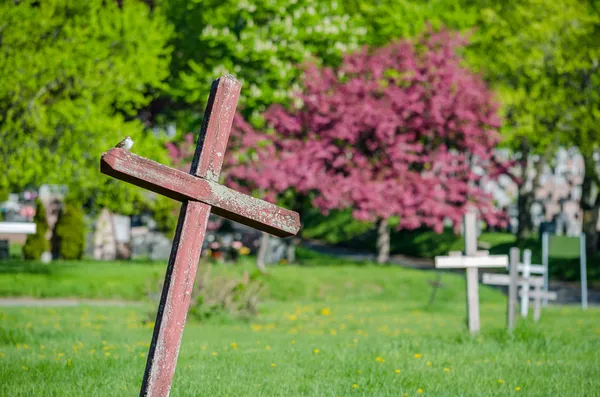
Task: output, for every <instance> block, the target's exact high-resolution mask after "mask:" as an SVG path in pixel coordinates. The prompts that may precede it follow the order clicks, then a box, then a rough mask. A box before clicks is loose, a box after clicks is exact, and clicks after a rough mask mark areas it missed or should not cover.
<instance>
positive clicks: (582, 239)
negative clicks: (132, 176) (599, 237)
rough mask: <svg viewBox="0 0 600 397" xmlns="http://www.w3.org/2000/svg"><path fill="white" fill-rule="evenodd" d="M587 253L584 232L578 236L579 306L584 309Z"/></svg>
mask: <svg viewBox="0 0 600 397" xmlns="http://www.w3.org/2000/svg"><path fill="white" fill-rule="evenodd" d="M586 255H587V253H586V250H585V233H581V236H580V237H579V262H580V270H581V308H582V309H583V310H586V309H587V307H588V294H587V256H586Z"/></svg>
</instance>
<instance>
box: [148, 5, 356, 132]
mask: <svg viewBox="0 0 600 397" xmlns="http://www.w3.org/2000/svg"><path fill="white" fill-rule="evenodd" d="M158 3H159V4H160V5H161V6H162V7H163V8H164V10H165V12H166V15H167V18H168V19H169V21H170V22H171V23H172V24H173V25H174V27H175V31H176V34H175V36H174V38H173V40H172V45H173V47H174V51H173V61H172V63H171V80H170V88H169V90H167V92H166V93H165V94H166V97H167V98H166V99H167V100H166V101H165V98H163V99H162V100H159V101H156V105H157V106H158V107H160V106H163V108H162V109H159V111H163V112H165V111H168V110H177V111H179V113H180V114H179V117H180V119H179V120H180V126H183V128H180V130H181V132H182V133H185V132H188V131H196V130H198V128H197V127H198V125H199V123H198V118H199V117H201V114H202V109H203V108H204V105H205V101H206V97H207V95H206V92H207V87H210V83H211V81H212V80H213V79H214V78H216V77H218V76H220V75H222V74H224V73H226V72H229V73H232V74H233V75H235V77H236V78H238V79H239V80H241V81H242V83H243V84H244V93H243V95H242V97H241V98H240V103H241V107H242V108H243V109H244V112H245V115H246V116H254V117H253V122H256V123H259V122H260V119H261V117H260V115H259V114H260V113H261V112H262V111H263V110H264V109H265V108H266V107H267V106H268V105H270V104H272V103H278V102H283V101H285V100H286V99H287V98H288V94H289V92H290V91H291V89H292V88H294V87H297V84H296V83H297V82H298V80H299V79H298V78H299V76H300V74H301V70H300V69H299V68H298V65H299V64H301V63H303V62H304V61H305V60H307V59H309V58H311V57H315V58H317V59H318V60H319V61H321V62H323V63H325V64H331V63H336V62H339V61H340V60H341V58H342V54H343V53H345V52H347V51H349V50H352V49H355V48H357V47H358V46H359V45H360V44H362V43H364V40H363V39H362V38H361V37H362V36H363V35H364V34H365V33H366V31H365V29H364V27H362V26H361V25H360V24H359V22H358V18H357V17H351V16H350V15H348V14H347V13H346V12H345V11H344V9H343V7H342V5H341V2H340V3H338V2H326V1H315V0H298V1H288V0H274V1H269V2H265V1H259V0H245V1H237V0H225V1H222V0H219V1H217V0H192V1H189V0H162V1H159V2H158ZM169 101H170V102H171V103H170V104H169V105H168V106H167V105H165V104H166V103H168V102H169ZM165 107H167V108H169V109H167V108H165ZM171 108H172V109H171ZM171 117H173V116H172V115H171Z"/></svg>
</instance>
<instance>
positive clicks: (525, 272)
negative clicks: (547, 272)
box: [519, 250, 531, 317]
mask: <svg viewBox="0 0 600 397" xmlns="http://www.w3.org/2000/svg"><path fill="white" fill-rule="evenodd" d="M521 268H522V270H521V275H522V277H523V283H520V285H521V291H520V293H519V296H520V297H521V317H527V312H528V311H529V276H530V275H531V250H525V251H523V264H522V266H521Z"/></svg>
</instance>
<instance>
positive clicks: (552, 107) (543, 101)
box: [468, 0, 594, 237]
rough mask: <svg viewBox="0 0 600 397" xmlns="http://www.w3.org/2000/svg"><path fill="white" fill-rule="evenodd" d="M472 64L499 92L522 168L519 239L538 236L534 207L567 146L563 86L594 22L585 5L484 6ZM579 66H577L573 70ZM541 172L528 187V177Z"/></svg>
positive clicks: (571, 0)
mask: <svg viewBox="0 0 600 397" xmlns="http://www.w3.org/2000/svg"><path fill="white" fill-rule="evenodd" d="M481 5H482V7H481V10H480V13H479V17H478V19H477V21H476V23H477V26H478V29H477V31H476V33H475V34H474V35H473V39H472V41H473V45H472V46H471V47H470V49H469V53H468V56H469V62H470V64H471V65H473V66H474V67H477V68H479V70H481V71H482V72H483V73H484V75H485V77H486V79H487V80H488V81H489V82H490V83H491V84H492V86H493V87H494V88H495V90H496V91H497V92H498V95H499V98H500V100H501V101H502V103H503V112H504V116H505V126H504V130H503V132H504V135H505V145H506V146H507V147H509V148H510V149H512V151H513V152H514V153H515V154H516V158H517V160H518V162H519V164H520V169H521V174H520V175H516V176H517V178H515V181H516V182H517V183H518V186H519V191H518V200H517V206H518V210H519V228H518V235H519V237H525V236H527V235H529V234H530V233H531V232H532V231H533V224H532V222H531V206H532V204H533V202H534V200H535V191H536V190H537V187H538V186H539V183H540V177H541V175H542V171H543V169H544V167H545V166H547V165H549V163H550V161H551V160H552V158H553V157H554V153H555V152H556V150H557V149H558V147H559V145H560V144H561V143H563V141H564V140H563V135H564V117H563V116H564V115H565V113H567V112H568V108H569V107H570V106H571V104H570V103H569V98H568V97H567V94H566V91H565V89H564V83H563V82H562V79H563V75H564V72H565V70H567V69H569V68H570V67H572V63H573V61H574V59H573V55H574V54H573V52H572V51H571V49H572V48H577V47H579V45H578V43H579V42H580V41H581V40H582V39H583V38H584V37H585V36H586V35H588V33H589V26H590V25H591V24H593V23H594V22H593V21H594V17H593V16H590V14H589V12H588V7H587V6H586V5H585V4H584V3H581V2H580V1H578V0H557V1H552V2H546V1H542V0H525V1H520V2H511V1H500V2H498V1H494V2H482V3H481ZM569 65H571V66H569ZM531 168H533V169H534V170H535V172H534V176H533V177H532V178H531V179H529V180H528V178H527V175H526V174H525V173H524V172H523V171H524V170H527V169H531Z"/></svg>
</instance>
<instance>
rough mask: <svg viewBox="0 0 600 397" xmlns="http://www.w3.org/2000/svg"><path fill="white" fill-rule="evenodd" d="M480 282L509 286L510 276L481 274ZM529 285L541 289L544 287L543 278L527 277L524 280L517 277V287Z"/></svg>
mask: <svg viewBox="0 0 600 397" xmlns="http://www.w3.org/2000/svg"><path fill="white" fill-rule="evenodd" d="M482 282H483V283H484V284H488V285H510V276H509V275H508V274H494V273H483V276H482ZM526 283H529V285H531V286H533V287H541V286H543V285H544V278H543V277H529V278H528V279H524V278H522V277H519V279H518V280H517V285H523V284H526Z"/></svg>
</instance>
